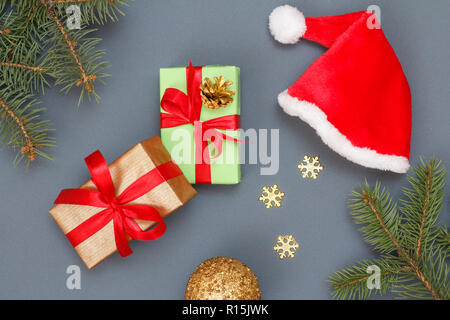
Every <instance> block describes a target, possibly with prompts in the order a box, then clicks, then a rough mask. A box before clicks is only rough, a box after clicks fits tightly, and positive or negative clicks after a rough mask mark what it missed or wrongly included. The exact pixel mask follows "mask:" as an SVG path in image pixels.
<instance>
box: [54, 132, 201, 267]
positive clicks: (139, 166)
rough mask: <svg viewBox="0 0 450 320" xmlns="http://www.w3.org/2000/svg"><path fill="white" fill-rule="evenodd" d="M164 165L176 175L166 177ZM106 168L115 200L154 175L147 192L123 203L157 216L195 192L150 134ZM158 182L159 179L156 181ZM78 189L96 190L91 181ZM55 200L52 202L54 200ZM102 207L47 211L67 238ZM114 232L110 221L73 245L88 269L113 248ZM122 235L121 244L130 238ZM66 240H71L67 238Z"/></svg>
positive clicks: (143, 224) (62, 206)
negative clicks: (152, 185)
mask: <svg viewBox="0 0 450 320" xmlns="http://www.w3.org/2000/svg"><path fill="white" fill-rule="evenodd" d="M91 156H92V155H91ZM91 156H90V157H91ZM86 161H88V160H86ZM105 165H106V163H105ZM168 166H170V169H171V170H172V171H174V170H175V172H176V171H177V170H178V172H179V174H177V173H175V174H173V172H172V175H169V176H168V178H167V174H166V173H164V172H163V171H162V170H161V169H159V168H164V167H168ZM108 167H109V171H110V173H111V178H112V182H113V185H114V193H115V196H116V197H117V198H118V199H119V198H120V195H121V194H122V192H123V191H124V190H126V189H127V188H128V187H129V186H130V185H132V184H133V182H135V181H137V180H138V179H140V178H142V177H143V176H144V175H146V174H147V176H148V174H153V173H154V174H155V177H158V178H159V180H158V179H153V181H155V180H158V181H159V182H155V183H154V187H153V188H152V189H151V190H150V191H149V192H147V193H145V194H143V195H141V196H138V198H136V199H134V200H132V201H130V202H127V203H126V205H127V206H128V205H145V206H146V207H147V206H151V207H153V208H154V209H156V211H157V212H158V213H159V215H160V217H161V218H165V217H167V216H168V215H169V214H171V213H172V212H174V211H175V210H177V209H179V208H180V207H181V206H183V205H184V204H186V203H187V202H188V201H189V200H191V199H192V198H193V197H194V196H195V195H196V191H195V190H194V188H192V186H191V184H190V183H189V182H188V181H187V179H186V178H185V176H184V175H183V174H182V173H181V171H180V170H179V168H178V166H177V165H176V164H175V163H173V162H172V160H171V157H170V154H169V153H168V151H167V150H166V149H165V147H164V146H163V144H162V142H161V139H160V138H159V137H153V138H150V139H147V140H145V141H143V142H140V143H139V144H137V145H136V146H134V147H133V148H131V149H130V150H129V151H127V152H126V153H125V154H123V155H122V156H121V157H120V158H118V159H117V160H115V161H114V162H113V163H111V164H110V165H109V166H108ZM155 168H156V169H155ZM152 177H153V176H152ZM166 178H167V179H166ZM96 181H97V180H96ZM161 181H163V182H162V183H160V182H161ZM151 183H152V182H151V181H150V184H151ZM147 187H148V184H147ZM80 189H88V190H94V191H96V190H98V189H97V187H96V185H95V184H94V183H93V181H92V180H89V181H88V182H86V183H85V184H83V185H82V186H81V187H80ZM128 189H130V188H128ZM64 191H65V190H63V192H64ZM69 191H70V190H69ZM63 192H61V194H62V193H63ZM96 192H98V191H96ZM61 194H60V196H61ZM58 198H59V197H58ZM128 198H130V197H128ZM57 200H58V199H57ZM76 201H78V200H76ZM76 201H75V202H76ZM57 202H58V201H55V203H57ZM104 209H105V207H102V208H100V207H94V206H89V205H75V204H57V205H55V206H54V207H53V208H52V209H51V210H50V214H51V215H52V217H53V218H54V219H55V221H56V223H57V224H58V225H59V227H60V228H61V230H62V231H63V232H64V234H65V235H66V236H67V237H68V234H69V233H70V232H71V231H72V232H73V230H74V229H76V228H77V227H78V228H79V227H80V225H81V224H83V223H84V224H86V221H87V220H88V219H90V218H92V217H93V216H95V215H98V214H99V213H100V212H101V211H102V210H104ZM133 221H135V222H136V223H137V225H138V226H139V227H140V228H141V229H142V231H143V230H148V229H150V228H151V227H153V226H154V225H155V224H156V222H154V221H148V220H140V219H133ZM158 225H159V224H158ZM154 229H155V228H154ZM164 230H165V229H164ZM114 232H115V230H114V221H110V222H108V223H107V224H106V225H105V226H104V227H102V228H101V229H100V230H98V231H97V232H95V233H94V234H92V235H91V236H89V237H86V239H85V240H84V241H82V242H81V243H79V244H77V245H76V246H74V247H75V250H76V251H77V253H78V254H79V255H80V257H81V259H82V260H83V262H84V263H85V264H86V266H87V267H88V268H89V269H91V268H93V267H94V266H96V265H97V264H98V263H100V262H102V261H103V260H104V259H106V258H107V257H109V256H110V255H112V254H113V253H114V252H116V251H117V246H116V240H115V233H114ZM125 236H126V242H125V243H127V242H128V241H130V240H131V237H130V236H129V235H128V234H125ZM68 238H69V237H68ZM69 240H70V241H71V243H72V240H71V239H70V238H69ZM146 240H148V239H146ZM72 245H73V243H72ZM130 251H131V250H130Z"/></svg>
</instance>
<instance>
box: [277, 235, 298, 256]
mask: <svg viewBox="0 0 450 320" xmlns="http://www.w3.org/2000/svg"><path fill="white" fill-rule="evenodd" d="M299 247H300V245H299V244H298V243H297V241H295V239H294V236H293V235H292V234H290V235H286V236H278V239H277V243H276V244H275V246H274V247H273V250H275V251H276V253H278V255H279V256H280V259H284V258H294V257H295V253H296V252H297V249H298V248H299Z"/></svg>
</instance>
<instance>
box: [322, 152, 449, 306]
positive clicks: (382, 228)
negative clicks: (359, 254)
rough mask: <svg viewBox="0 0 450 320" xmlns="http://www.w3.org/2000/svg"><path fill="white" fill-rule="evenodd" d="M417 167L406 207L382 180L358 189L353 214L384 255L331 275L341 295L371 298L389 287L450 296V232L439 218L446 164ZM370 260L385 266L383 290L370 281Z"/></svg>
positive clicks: (414, 294)
mask: <svg viewBox="0 0 450 320" xmlns="http://www.w3.org/2000/svg"><path fill="white" fill-rule="evenodd" d="M413 172H414V175H412V176H410V177H409V179H408V180H409V184H410V186H409V187H408V188H405V189H404V190H403V194H404V197H405V198H404V199H402V200H401V202H400V206H398V205H397V204H396V203H394V202H393V201H392V199H391V197H390V195H389V193H388V192H387V190H386V189H384V188H381V185H380V184H379V183H377V184H376V185H375V186H374V187H373V188H371V187H370V186H369V184H368V183H367V182H366V183H365V184H364V185H362V186H360V187H359V188H358V189H357V190H355V191H352V193H351V198H350V201H349V208H350V210H351V211H350V214H351V215H352V217H353V220H354V221H355V223H356V224H359V225H361V229H360V230H361V231H362V233H363V234H364V239H365V240H366V242H367V243H368V244H370V245H371V246H372V247H373V248H374V250H375V251H377V252H379V253H380V254H382V256H383V257H382V258H381V259H379V260H376V261H372V262H370V261H369V262H367V261H364V262H360V263H357V264H355V265H350V266H348V267H346V268H345V269H343V270H340V271H337V272H335V273H334V274H333V275H331V276H330V279H329V284H330V288H331V292H332V295H333V297H335V298H336V299H365V298H368V297H370V296H371V294H372V293H373V292H376V293H379V294H386V293H387V292H388V291H392V292H393V293H396V294H397V295H398V296H399V297H403V298H433V299H436V300H441V299H450V286H449V271H450V267H449V266H448V264H447V263H446V258H447V257H448V253H446V251H445V250H446V249H445V248H447V250H448V246H447V247H445V241H446V239H447V240H448V238H447V235H448V233H447V234H446V233H445V232H446V231H447V229H446V228H445V229H443V228H442V227H441V226H440V225H439V221H438V218H439V214H440V210H441V205H442V201H443V197H444V186H445V168H444V167H443V166H441V164H440V162H439V161H437V160H431V161H421V163H420V164H419V165H418V166H417V167H416V168H415V169H413ZM444 230H445V231H444ZM447 252H448V251H447ZM369 263H371V264H374V265H377V266H378V267H379V268H380V270H381V284H382V285H381V288H379V289H378V290H374V289H369V287H368V286H367V283H366V280H367V279H368V277H369V276H368V274H367V271H366V270H365V267H367V266H368V264H369ZM372 290H373V291H372Z"/></svg>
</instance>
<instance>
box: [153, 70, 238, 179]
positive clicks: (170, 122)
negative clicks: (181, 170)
mask: <svg viewBox="0 0 450 320" xmlns="http://www.w3.org/2000/svg"><path fill="white" fill-rule="evenodd" d="M202 69H203V67H194V66H193V65H192V62H190V63H189V66H188V67H187V68H186V83H187V94H185V93H184V92H183V91H181V90H178V89H175V88H168V89H166V91H165V92H164V95H163V97H162V99H161V108H162V109H163V110H164V111H166V112H167V113H161V128H173V127H178V126H181V125H185V124H191V125H193V126H194V143H195V183H198V184H211V165H210V162H211V159H210V156H209V150H208V142H211V143H213V144H214V145H215V147H216V155H215V156H214V158H217V157H218V156H220V155H221V154H222V147H223V140H224V139H225V140H228V141H233V142H239V143H243V141H240V140H238V139H236V138H233V137H230V136H228V135H226V134H224V133H222V132H220V131H217V129H220V130H238V129H239V128H240V116H239V115H228V116H223V117H219V118H214V119H211V120H207V121H200V115H201V112H202V100H201V96H200V85H201V84H202V81H203V77H202Z"/></svg>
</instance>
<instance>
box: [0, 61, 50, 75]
mask: <svg viewBox="0 0 450 320" xmlns="http://www.w3.org/2000/svg"><path fill="white" fill-rule="evenodd" d="M0 66H2V67H12V68H19V69H25V70H31V71H34V72H39V73H44V72H45V71H44V69H42V68H41V67H40V66H37V67H35V66H27V65H25V64H20V63H12V62H1V61H0Z"/></svg>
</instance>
